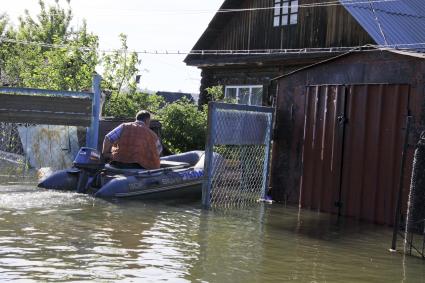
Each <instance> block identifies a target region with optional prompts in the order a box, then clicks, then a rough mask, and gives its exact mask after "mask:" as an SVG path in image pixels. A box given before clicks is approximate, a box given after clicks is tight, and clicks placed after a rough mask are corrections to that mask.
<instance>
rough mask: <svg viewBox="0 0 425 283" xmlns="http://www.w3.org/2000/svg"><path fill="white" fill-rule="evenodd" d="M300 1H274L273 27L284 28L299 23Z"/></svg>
mask: <svg viewBox="0 0 425 283" xmlns="http://www.w3.org/2000/svg"><path fill="white" fill-rule="evenodd" d="M299 3H300V0H274V9H273V26H274V27H282V26H289V25H296V24H297V23H298V11H299V7H298V5H299Z"/></svg>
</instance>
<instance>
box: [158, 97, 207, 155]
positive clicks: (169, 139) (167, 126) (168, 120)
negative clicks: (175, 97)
mask: <svg viewBox="0 0 425 283" xmlns="http://www.w3.org/2000/svg"><path fill="white" fill-rule="evenodd" d="M156 118H157V119H158V120H159V121H160V122H161V124H162V139H163V143H164V144H165V146H166V147H168V149H169V150H170V151H172V152H175V153H180V152H186V151H190V150H197V149H202V150H203V149H204V148H205V136H206V129H207V111H206V108H203V109H201V110H199V109H198V107H197V106H196V105H195V104H193V103H191V102H190V101H189V100H187V99H186V98H183V99H181V100H179V101H177V102H174V103H171V104H167V105H166V106H165V107H164V108H162V109H161V110H159V112H158V115H157V117H156Z"/></svg>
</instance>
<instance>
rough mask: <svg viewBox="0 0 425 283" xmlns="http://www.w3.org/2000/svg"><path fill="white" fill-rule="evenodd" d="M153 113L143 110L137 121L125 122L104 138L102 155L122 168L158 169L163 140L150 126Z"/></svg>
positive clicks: (138, 114) (139, 113) (137, 116)
mask: <svg viewBox="0 0 425 283" xmlns="http://www.w3.org/2000/svg"><path fill="white" fill-rule="evenodd" d="M150 121H151V114H150V113H149V112H148V111H146V110H141V111H139V112H138V113H137V114H136V121H134V122H130V123H123V124H121V125H119V126H118V127H116V128H115V129H113V130H112V131H110V132H109V133H108V134H107V135H106V136H105V139H104V140H103V149H102V156H103V158H105V159H106V160H108V159H109V160H111V164H112V165H115V166H117V167H121V168H140V167H142V168H144V169H149V170H151V169H158V168H159V156H160V154H161V151H162V145H161V141H160V140H159V138H158V136H157V135H156V134H155V133H154V132H153V131H152V130H151V129H150V128H149V125H150Z"/></svg>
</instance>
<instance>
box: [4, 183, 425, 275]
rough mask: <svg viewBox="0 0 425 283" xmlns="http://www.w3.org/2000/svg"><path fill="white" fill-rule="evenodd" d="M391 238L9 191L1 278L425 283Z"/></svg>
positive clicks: (320, 219)
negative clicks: (394, 251)
mask: <svg viewBox="0 0 425 283" xmlns="http://www.w3.org/2000/svg"><path fill="white" fill-rule="evenodd" d="M390 243H391V231H390V230H389V229H386V228H385V227H374V226H372V225H364V224H359V223H355V222H352V221H344V222H341V221H340V222H338V221H337V219H336V218H334V217H332V216H329V215H326V214H316V213H311V212H307V211H301V212H299V211H298V210H296V209H290V208H283V207H280V206H278V205H273V206H264V207H259V208H254V209H249V210H241V211H219V210H216V211H205V210H202V209H201V207H200V206H199V204H197V203H173V202H168V203H162V202H141V201H126V202H114V203H111V202H106V201H103V200H98V199H94V198H91V197H88V196H84V195H78V194H72V193H61V192H52V191H40V190H38V189H35V188H33V187H28V186H7V187H6V186H3V187H0V280H2V281H3V280H24V281H25V280H28V281H31V280H33V281H42V282H44V281H50V282H56V281H84V280H87V281H93V280H95V281H99V280H100V281H113V282H120V281H123V282H131V281H140V280H141V281H143V282H158V281H160V280H171V281H172V282H284V281H295V282H365V281H366V282H387V281H388V282H402V281H404V282H423V281H425V271H424V270H425V268H424V262H423V261H422V260H420V259H416V258H412V257H406V258H405V261H404V267H403V257H402V256H401V255H400V254H390V253H388V252H387V249H388V246H389V244H390Z"/></svg>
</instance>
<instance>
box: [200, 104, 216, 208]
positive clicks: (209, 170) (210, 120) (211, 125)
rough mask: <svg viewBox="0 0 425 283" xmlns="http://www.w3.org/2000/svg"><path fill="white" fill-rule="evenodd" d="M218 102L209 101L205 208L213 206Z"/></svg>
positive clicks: (203, 190)
mask: <svg viewBox="0 0 425 283" xmlns="http://www.w3.org/2000/svg"><path fill="white" fill-rule="evenodd" d="M215 109H216V104H215V103H213V102H210V103H208V130H207V141H206V145H205V164H204V174H205V175H204V183H203V185H202V205H203V206H204V208H210V206H211V174H212V170H213V154H214V153H213V146H214V135H215V132H214V131H215V122H216V121H215V117H214V111H215Z"/></svg>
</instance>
